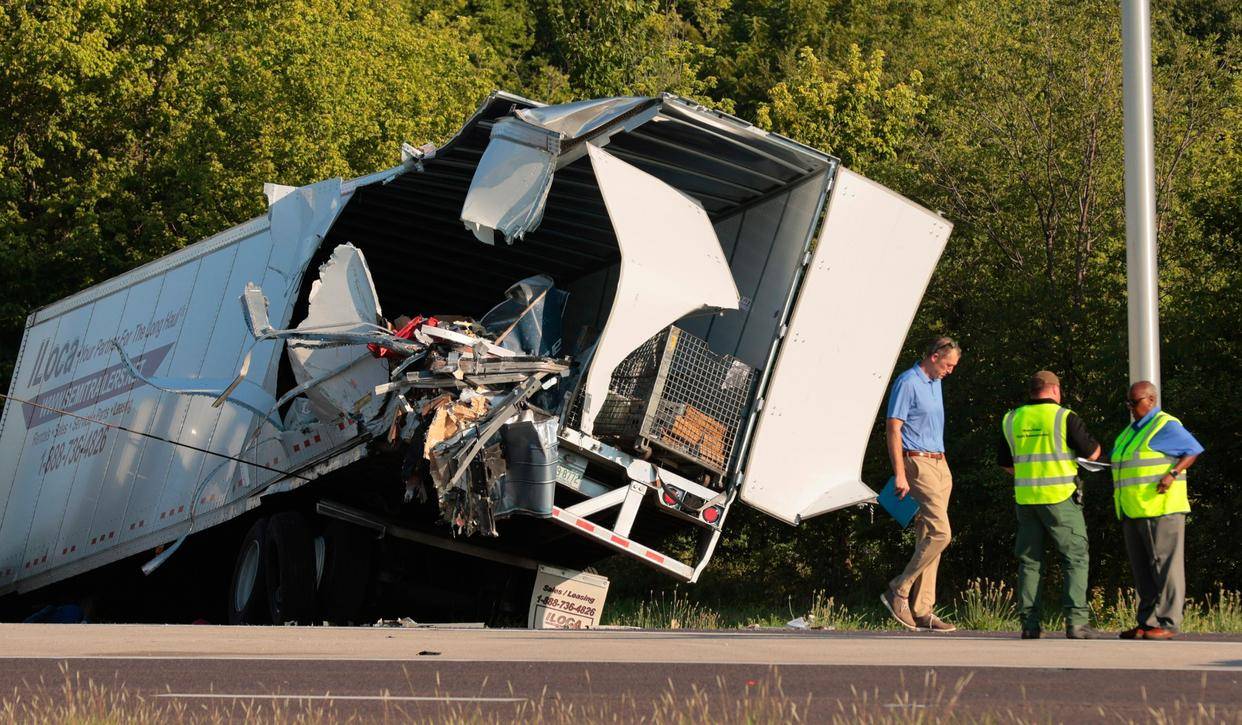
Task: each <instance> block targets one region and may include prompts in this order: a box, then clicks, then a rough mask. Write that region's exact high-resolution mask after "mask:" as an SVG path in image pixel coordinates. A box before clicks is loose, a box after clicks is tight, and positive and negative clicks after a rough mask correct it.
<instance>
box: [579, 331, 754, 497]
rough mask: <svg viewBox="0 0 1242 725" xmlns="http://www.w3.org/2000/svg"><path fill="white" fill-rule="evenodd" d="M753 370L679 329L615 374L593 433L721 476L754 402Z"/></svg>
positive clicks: (648, 344)
mask: <svg viewBox="0 0 1242 725" xmlns="http://www.w3.org/2000/svg"><path fill="white" fill-rule="evenodd" d="M754 378H755V371H754V368H752V367H750V366H749V365H747V364H745V363H743V362H742V361H740V360H738V359H736V358H734V357H733V356H731V355H720V354H717V353H714V352H712V351H711V349H709V348H708V347H707V342H706V341H704V340H702V339H700V338H698V337H695V336H694V335H691V334H690V333H688V332H686V331H685V330H682V329H679V328H677V327H669V328H666V329H664V330H663V331H662V332H660V333H659V334H658V335H656V336H655V337H653V338H651V339H650V340H648V341H647V342H645V343H643V344H642V346H641V347H639V348H638V349H637V350H635V351H634V352H632V353H630V355H629V357H627V358H626V359H625V360H624V361H622V362H621V364H620V365H618V366H617V368H616V370H615V371H613V374H612V381H611V383H610V385H609V393H608V399H607V400H606V401H605V402H604V405H603V406H602V408H601V410H600V413H599V415H598V416H597V417H596V419H595V428H594V433H595V435H596V436H597V437H599V438H600V439H610V440H615V441H617V442H619V443H621V444H622V445H623V446H624V447H629V448H632V449H637V450H638V451H640V452H643V451H644V450H645V449H646V447H647V446H648V445H650V446H652V447H654V448H658V449H659V451H653V452H655V453H659V452H663V453H669V454H673V455H674V456H675V457H677V458H678V459H681V460H683V461H686V462H689V463H693V464H696V465H698V466H702V467H703V468H705V469H707V470H709V471H711V472H713V473H716V474H722V473H724V472H725V470H726V469H727V468H728V465H729V462H730V460H731V458H732V455H733V447H734V444H735V442H736V439H737V433H738V426H739V425H740V423H741V420H742V415H743V414H744V413H745V411H746V407H747V403H748V402H749V400H750V393H751V386H752V385H753V383H754Z"/></svg>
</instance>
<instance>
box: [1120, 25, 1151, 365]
mask: <svg viewBox="0 0 1242 725" xmlns="http://www.w3.org/2000/svg"><path fill="white" fill-rule="evenodd" d="M1121 52H1122V56H1123V58H1124V60H1123V69H1124V77H1123V80H1122V91H1123V94H1124V96H1125V103H1124V112H1125V116H1124V123H1125V160H1126V293H1127V296H1128V308H1127V309H1128V313H1129V314H1128V317H1129V323H1130V324H1129V330H1130V382H1131V383H1133V382H1136V381H1138V380H1150V381H1151V382H1153V383H1155V384H1156V386H1157V387H1159V386H1160V303H1159V297H1158V295H1159V287H1158V278H1157V276H1156V164H1155V142H1154V140H1153V134H1152V111H1151V9H1150V7H1149V5H1148V0H1121Z"/></svg>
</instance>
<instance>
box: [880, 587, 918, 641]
mask: <svg viewBox="0 0 1242 725" xmlns="http://www.w3.org/2000/svg"><path fill="white" fill-rule="evenodd" d="M880 601H881V602H883V603H884V607H885V609H887V610H888V611H889V613H890V614H892V615H893V619H896V620H897V621H898V622H900V623H901V626H903V627H905V628H906V629H909V630H914V631H918V628H919V626H918V625H917V624H915V623H914V615H913V614H911V613H910V601H909V600H908V599H907V598H906V597H899V596H897V595H896V594H895V593H894V592H893V590H892V589H889V590H888V591H886V592H884V593H883V594H881V595H880Z"/></svg>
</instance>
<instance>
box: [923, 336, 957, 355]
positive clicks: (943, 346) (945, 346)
mask: <svg viewBox="0 0 1242 725" xmlns="http://www.w3.org/2000/svg"><path fill="white" fill-rule="evenodd" d="M947 350H957V352H958V354H959V355H960V354H961V352H962V346H961V345H959V344H957V341H956V340H954V339H953V338H951V337H949V336H947V335H941V336H940V337H937V338H934V339H933V340H932V341H931V342H929V343H928V344H927V352H926V354H925V355H924V357H931V356H932V355H935V354H936V353H941V352H945V351H947Z"/></svg>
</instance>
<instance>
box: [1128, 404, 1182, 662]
mask: <svg viewBox="0 0 1242 725" xmlns="http://www.w3.org/2000/svg"><path fill="white" fill-rule="evenodd" d="M1126 405H1127V406H1129V408H1130V417H1131V418H1133V419H1134V422H1132V423H1131V424H1130V425H1127V426H1126V427H1125V429H1124V430H1122V431H1121V433H1120V435H1118V436H1117V441H1116V442H1115V443H1114V444H1113V454H1112V457H1111V461H1112V475H1113V503H1114V507H1115V509H1116V512H1117V518H1119V519H1121V531H1122V534H1123V535H1124V537H1125V540H1126V553H1127V554H1128V555H1129V557H1130V568H1131V570H1132V571H1133V572H1134V583H1135V587H1136V588H1137V589H1138V597H1139V601H1138V623H1137V625H1136V626H1135V627H1134V628H1133V629H1127V630H1126V631H1124V632H1122V633H1121V638H1122V639H1172V638H1173V637H1174V635H1176V633H1177V630H1178V628H1179V627H1181V624H1182V608H1183V606H1184V605H1185V603H1186V576H1185V566H1184V561H1183V554H1184V544H1185V535H1186V512H1188V511H1190V499H1189V498H1188V496H1187V489H1186V469H1187V468H1190V466H1191V464H1193V463H1194V462H1195V459H1196V458H1198V457H1199V454H1200V453H1202V452H1203V446H1202V445H1200V444H1199V441H1197V440H1195V437H1194V436H1192V435H1191V434H1190V432H1189V431H1187V430H1186V428H1185V427H1184V426H1182V423H1181V421H1179V420H1178V419H1177V418H1174V417H1173V416H1171V415H1169V414H1168V413H1166V412H1164V411H1163V410H1161V409H1160V406H1159V404H1158V403H1157V392H1156V386H1155V385H1153V384H1152V383H1150V382H1148V381H1146V380H1143V381H1140V382H1137V383H1135V384H1134V385H1132V386H1130V394H1129V396H1128V397H1127V398H1126Z"/></svg>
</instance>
